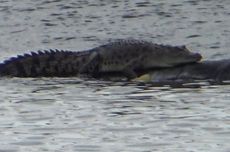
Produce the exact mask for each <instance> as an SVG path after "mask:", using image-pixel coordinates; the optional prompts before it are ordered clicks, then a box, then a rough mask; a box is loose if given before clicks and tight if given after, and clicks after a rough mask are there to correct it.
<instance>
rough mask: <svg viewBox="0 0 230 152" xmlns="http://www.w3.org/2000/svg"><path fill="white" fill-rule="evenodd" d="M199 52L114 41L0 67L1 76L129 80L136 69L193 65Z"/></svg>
mask: <svg viewBox="0 0 230 152" xmlns="http://www.w3.org/2000/svg"><path fill="white" fill-rule="evenodd" d="M201 58H202V57H201V55H200V54H199V53H193V52H190V51H189V50H188V49H187V48H186V47H185V46H170V45H161V44H155V43H152V42H148V41H141V40H117V41H114V42H110V43H107V44H104V45H100V46H98V47H95V48H92V49H89V50H86V51H79V52H77V51H63V50H44V51H41V50H40V51H37V52H31V54H28V53H27V54H24V55H19V56H17V57H14V58H10V59H8V60H6V61H4V62H3V63H1V64H0V75H1V76H16V77H69V76H78V75H79V74H86V75H89V76H92V77H98V76H100V75H101V74H103V73H109V72H120V73H122V74H123V75H124V76H126V77H127V78H128V79H131V78H135V77H137V73H136V71H137V70H147V69H152V68H153V69H157V68H163V67H174V66H177V65H180V64H186V63H194V62H198V61H200V59H201Z"/></svg>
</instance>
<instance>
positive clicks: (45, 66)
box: [0, 50, 97, 77]
mask: <svg viewBox="0 0 230 152" xmlns="http://www.w3.org/2000/svg"><path fill="white" fill-rule="evenodd" d="M89 59H90V54H89V52H87V51H85V52H72V51H63V50H61V51H60V50H44V51H38V52H36V53H35V52H31V54H24V55H22V56H17V57H16V58H11V59H9V60H6V61H5V62H4V63H2V64H0V75H1V76H13V77H70V76H77V75H78V74H79V73H80V71H81V69H82V67H84V65H85V64H87V63H88V62H89ZM94 65H95V66H96V65H97V64H96V63H95V64H94ZM88 68H92V69H95V67H88ZM84 71H85V72H88V73H90V72H92V71H89V69H84Z"/></svg>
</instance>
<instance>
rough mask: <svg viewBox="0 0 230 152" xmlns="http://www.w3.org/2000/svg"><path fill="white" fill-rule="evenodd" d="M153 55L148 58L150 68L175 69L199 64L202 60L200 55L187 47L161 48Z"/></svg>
mask: <svg viewBox="0 0 230 152" xmlns="http://www.w3.org/2000/svg"><path fill="white" fill-rule="evenodd" d="M155 52H157V57H156V54H155ZM150 54H151V53H150ZM152 54H153V55H152V56H151V55H149V56H146V58H145V60H146V61H147V62H146V63H149V66H151V65H156V66H157V67H173V66H176V65H180V64H186V63H193V62H198V61H200V60H201V58H202V56H201V55H200V54H199V53H194V52H190V51H189V50H188V49H187V48H186V47H185V46H175V47H172V46H165V48H164V49H161V48H159V51H154V52H153V53H152Z"/></svg>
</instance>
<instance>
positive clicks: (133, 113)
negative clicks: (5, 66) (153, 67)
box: [0, 0, 230, 152]
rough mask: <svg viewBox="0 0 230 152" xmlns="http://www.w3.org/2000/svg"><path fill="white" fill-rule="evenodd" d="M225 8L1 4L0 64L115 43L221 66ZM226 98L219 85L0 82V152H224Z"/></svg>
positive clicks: (194, 2)
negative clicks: (154, 47)
mask: <svg viewBox="0 0 230 152" xmlns="http://www.w3.org/2000/svg"><path fill="white" fill-rule="evenodd" d="M229 7H230V1H228V0H217V1H214V0H209V1H207V0H203V1H198V0H175V1H171V0H161V1H160V0H157V1H154V2H153V1H147V0H146V1H141V0H135V1H133V0H125V1H120V0H116V1H112V0H95V1H80V0H78V1H73V0H72V1H71V0H67V1H65V2H64V1H60V0H53V1H44V0H41V1H35V0H30V1H29V0H22V1H13V0H12V1H9V0H5V1H2V2H1V4H0V20H1V22H0V29H1V30H0V35H1V36H0V59H1V61H3V60H4V59H7V58H8V57H11V56H15V55H17V54H23V53H25V52H28V51H30V50H33V51H36V50H38V49H43V48H45V49H47V48H60V49H70V50H76V51H78V50H85V49H88V48H92V47H95V46H97V45H99V44H101V43H105V42H107V41H108V40H111V39H117V38H136V39H144V40H150V41H153V42H156V43H164V44H172V45H182V44H185V45H187V46H188V47H189V48H190V49H191V50H194V51H198V52H200V53H202V54H203V56H204V58H205V59H224V58H230V54H229V50H228V49H229V47H230V45H229V38H230V30H229V23H230V18H229V14H230V11H229ZM210 72H211V71H210ZM229 91H230V87H229V85H223V86H218V85H212V86H207V85H206V86H202V87H190V88H186V87H185V88H172V87H169V86H164V87H156V86H153V85H152V84H150V83H146V84H143V83H127V82H109V81H99V80H87V81H86V80H82V79H78V78H75V77H72V78H65V79H64V78H39V79H33V78H29V79H21V78H1V79H0V95H1V100H0V105H1V106H0V136H1V139H0V151H4V152H17V151H20V152H24V151H30V152H31V151H32V152H33V151H34V152H35V151H36V152H41V151H56V152H59V151H60V152H61V151H104V152H108V151H112V152H117V151H124V152H137V151H138V152H140V151H141V152H148V151H160V152H161V151H165V152H166V151H167V152H168V151H181V152H184V151H189V152H196V151H197V152H201V151H205V152H206V151H212V152H216V151H218V152H219V151H221V152H222V151H223V152H227V151H229V149H230V146H229V143H228V142H229V140H230V136H229V135H230V127H229V124H230V113H229V111H230V108H229V106H228V104H229V100H230V96H229Z"/></svg>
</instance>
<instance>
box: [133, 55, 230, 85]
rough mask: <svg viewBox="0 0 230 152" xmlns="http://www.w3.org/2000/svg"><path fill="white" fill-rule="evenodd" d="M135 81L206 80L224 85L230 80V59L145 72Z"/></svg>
mask: <svg viewBox="0 0 230 152" xmlns="http://www.w3.org/2000/svg"><path fill="white" fill-rule="evenodd" d="M142 73H143V75H141V74H140V75H141V76H140V77H138V78H136V79H135V80H136V81H137V80H144V81H145V82H161V83H164V82H165V83H168V82H182V83H183V82H193V81H195V80H205V81H211V82H215V83H222V82H224V81H228V80H230V59H222V60H205V61H202V62H199V63H191V64H185V65H180V66H176V67H172V68H164V69H158V70H153V71H145V72H143V71H142Z"/></svg>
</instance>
